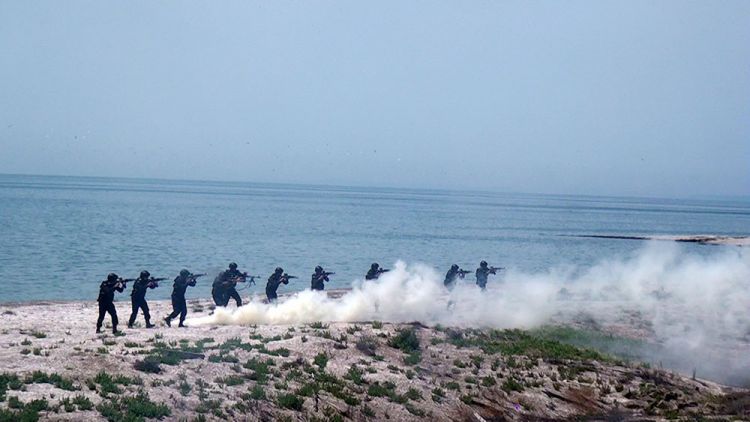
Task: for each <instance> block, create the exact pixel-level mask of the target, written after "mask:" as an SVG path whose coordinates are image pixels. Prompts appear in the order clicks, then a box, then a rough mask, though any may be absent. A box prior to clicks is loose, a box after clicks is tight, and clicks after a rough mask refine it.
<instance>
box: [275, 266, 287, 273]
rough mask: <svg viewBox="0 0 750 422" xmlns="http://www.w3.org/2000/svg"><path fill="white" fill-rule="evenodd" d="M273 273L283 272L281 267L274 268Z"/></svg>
mask: <svg viewBox="0 0 750 422" xmlns="http://www.w3.org/2000/svg"><path fill="white" fill-rule="evenodd" d="M273 272H275V273H276V274H281V273H283V272H284V269H283V268H281V267H276V269H275V270H274V271H273Z"/></svg>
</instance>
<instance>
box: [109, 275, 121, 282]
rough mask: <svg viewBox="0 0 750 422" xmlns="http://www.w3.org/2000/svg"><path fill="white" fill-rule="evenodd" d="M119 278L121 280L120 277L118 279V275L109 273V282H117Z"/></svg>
mask: <svg viewBox="0 0 750 422" xmlns="http://www.w3.org/2000/svg"><path fill="white" fill-rule="evenodd" d="M118 278H120V277H118V276H117V274H115V273H109V274H108V275H107V281H115V280H117V279H118Z"/></svg>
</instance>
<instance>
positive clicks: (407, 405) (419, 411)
mask: <svg viewBox="0 0 750 422" xmlns="http://www.w3.org/2000/svg"><path fill="white" fill-rule="evenodd" d="M404 407H405V408H406V410H408V411H409V413H411V414H412V415H414V416H419V417H423V416H425V415H426V413H425V411H424V410H422V409H420V408H418V407H416V406H414V405H413V404H411V403H404Z"/></svg>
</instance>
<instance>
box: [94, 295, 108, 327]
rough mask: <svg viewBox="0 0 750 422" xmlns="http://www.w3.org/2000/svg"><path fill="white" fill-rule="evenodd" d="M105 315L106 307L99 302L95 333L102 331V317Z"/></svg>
mask: <svg viewBox="0 0 750 422" xmlns="http://www.w3.org/2000/svg"><path fill="white" fill-rule="evenodd" d="M106 313H107V306H106V305H105V304H103V303H102V302H99V318H97V319H96V332H97V333H98V332H100V331H101V330H102V324H103V323H104V315H105V314H106Z"/></svg>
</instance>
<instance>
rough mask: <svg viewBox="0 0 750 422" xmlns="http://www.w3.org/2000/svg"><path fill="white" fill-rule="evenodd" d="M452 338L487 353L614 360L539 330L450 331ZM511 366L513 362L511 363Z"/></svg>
mask: <svg viewBox="0 0 750 422" xmlns="http://www.w3.org/2000/svg"><path fill="white" fill-rule="evenodd" d="M448 341H449V342H450V343H451V344H453V345H454V346H456V347H479V348H480V349H482V351H484V352H485V353H486V354H497V353H500V354H502V355H506V356H512V355H516V356H528V357H529V358H531V359H536V358H543V359H571V360H598V361H604V362H609V361H612V360H613V359H612V358H611V357H608V356H605V355H603V354H601V353H599V352H597V351H595V350H589V349H580V348H578V347H575V346H572V345H570V344H565V343H561V342H559V341H557V340H551V339H549V338H548V337H543V336H541V335H540V334H539V332H524V331H521V330H489V331H482V330H465V331H457V330H449V332H448ZM509 366H510V365H509Z"/></svg>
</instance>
